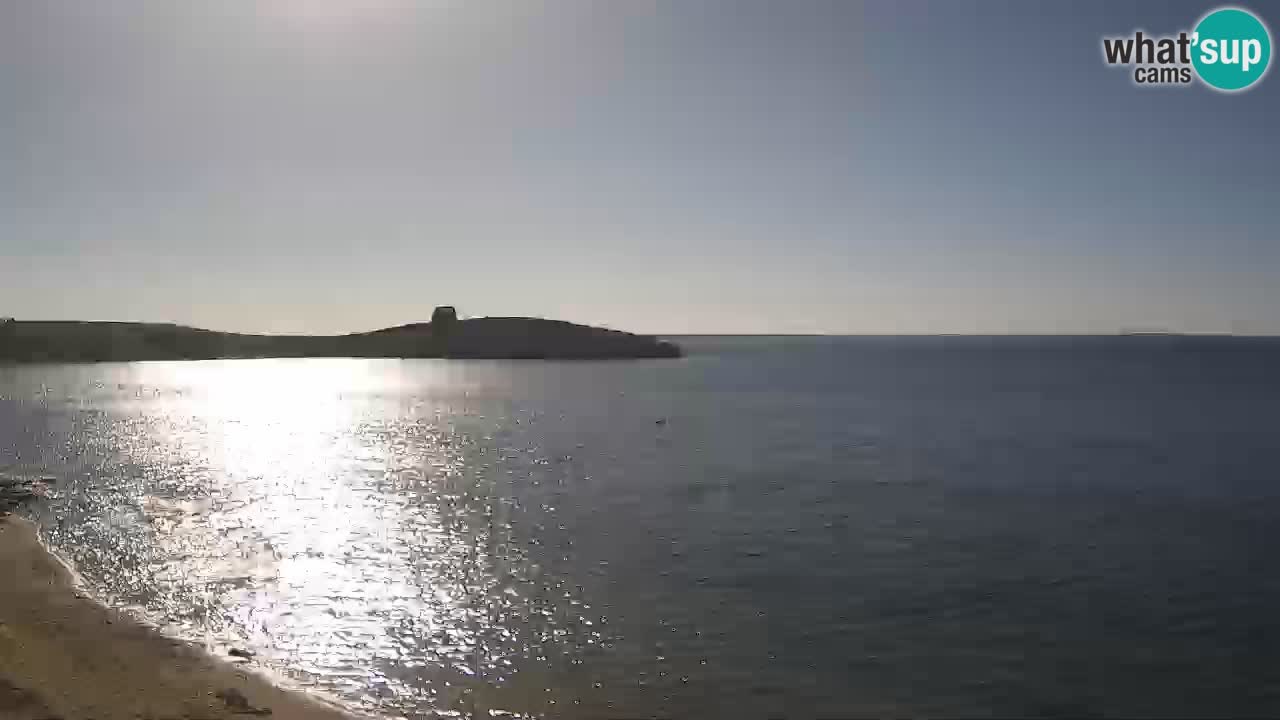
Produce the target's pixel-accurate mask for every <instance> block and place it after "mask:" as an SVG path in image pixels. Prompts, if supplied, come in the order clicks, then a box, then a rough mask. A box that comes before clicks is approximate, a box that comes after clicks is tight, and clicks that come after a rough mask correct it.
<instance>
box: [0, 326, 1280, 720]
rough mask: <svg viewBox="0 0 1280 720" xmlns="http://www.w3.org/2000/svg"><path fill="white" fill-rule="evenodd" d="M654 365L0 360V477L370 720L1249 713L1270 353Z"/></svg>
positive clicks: (812, 344) (1278, 384) (950, 343)
mask: <svg viewBox="0 0 1280 720" xmlns="http://www.w3.org/2000/svg"><path fill="white" fill-rule="evenodd" d="M673 339H674V340H676V341H677V342H679V343H680V344H681V345H682V346H683V347H684V349H685V351H686V353H687V355H686V357H684V358H681V359H676V360H636V361H605V362H544V361H480V360H466V361H461V360H367V359H361V360H355V359H351V360H348V359H314V360H311V359H288V360H225V361H208V362H174V363H169V362H148V363H128V364H97V365H94V364H85V365H26V366H6V367H0V473H3V474H5V475H7V476H10V477H21V478H28V479H35V480H37V481H38V483H39V484H40V486H41V487H42V488H43V497H42V498H40V499H39V500H38V501H37V502H35V503H34V504H33V505H31V506H30V507H28V508H27V509H26V510H25V511H24V512H26V513H27V514H28V515H29V516H30V517H32V518H33V519H34V520H36V521H37V523H38V525H39V527H40V531H41V533H42V536H43V538H44V539H45V541H46V542H47V543H48V545H49V546H50V547H51V548H52V549H53V550H55V551H56V552H57V553H58V554H60V555H61V556H62V557H63V558H64V559H66V560H67V561H68V562H69V563H70V564H71V565H72V566H73V567H74V568H75V569H76V571H77V572H78V573H79V575H80V576H81V577H82V580H83V582H84V584H85V586H86V587H87V588H88V589H89V591H91V592H92V593H94V594H95V595H96V596H97V597H98V598H100V599H101V600H102V601H104V602H108V603H111V604H114V605H117V606H120V607H123V608H126V609H128V610H130V611H132V612H134V613H135V614H136V615H137V617H138V618H140V619H142V620H144V621H146V622H148V623H151V624H153V625H155V626H156V627H157V628H158V629H159V630H161V631H163V632H166V633H171V634H173V635H175V636H178V637H181V638H185V639H187V640H189V641H191V642H193V643H196V644H199V645H201V646H203V647H205V648H207V649H209V651H210V652H213V653H215V654H218V655H224V656H228V653H229V652H230V651H231V650H233V649H234V650H237V651H239V653H238V654H241V655H248V654H252V659H251V660H249V661H247V662H245V660H244V659H242V658H238V657H230V656H228V657H230V659H231V660H233V661H237V662H245V664H246V665H247V666H248V667H250V668H252V669H254V670H258V671H261V672H264V673H268V674H270V675H271V676H272V677H275V678H277V679H278V680H279V681H280V682H282V683H285V684H287V685H290V686H293V687H299V688H304V689H307V690H309V691H311V692H315V693H318V694H321V695H324V696H327V697H329V698H332V699H334V700H336V701H338V702H340V703H342V704H344V705H346V706H347V707H349V708H351V709H352V710H354V711H358V712H361V713H367V714H370V715H372V716H376V717H383V718H432V717H457V718H472V717H476V718H480V717H483V718H490V717H531V718H579V717H581V718H599V717H624V718H642V717H664V718H666V717H670V718H757V717H759V718H764V717H805V718H807V717H833V718H834V717H850V716H856V717H867V716H897V717H902V716H1019V717H1021V716H1070V717H1089V716H1103V715H1106V716H1113V715H1122V716H1161V717H1174V716H1186V717H1193V716H1206V715H1212V716H1227V715H1230V716H1260V717H1264V716H1265V717H1276V716H1280V571H1277V569H1276V568H1277V566H1276V555H1275V553H1276V552H1277V550H1278V549H1280V339H1265V338H1255V339H1249V338H1231V337H1178V336H1114V337H945V336H944V337H686V338H673ZM0 582H3V579H0Z"/></svg>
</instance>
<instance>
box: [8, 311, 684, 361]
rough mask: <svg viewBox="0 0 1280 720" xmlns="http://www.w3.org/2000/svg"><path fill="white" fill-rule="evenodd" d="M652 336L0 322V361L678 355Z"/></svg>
mask: <svg viewBox="0 0 1280 720" xmlns="http://www.w3.org/2000/svg"><path fill="white" fill-rule="evenodd" d="M680 355H681V351H680V348H679V347H678V346H677V345H674V344H672V343H669V342H664V341H662V340H659V339H657V338H656V337H653V336H651V335H634V334H632V333H627V332H621V331H618V330H608V329H605V328H598V327H590V326H587V325H576V324H574V323H569V322H562V321H558V320H544V319H541V318H526V317H485V318H473V319H468V320H460V319H458V315H457V312H456V311H455V310H454V309H453V308H452V307H448V306H445V307H438V308H436V310H435V312H434V313H432V316H431V321H430V322H424V323H413V324H410V325H401V326H398V327H391V328H386V329H383V330H374V331H372V332H364V333H354V334H350V335H332V336H306V335H244V334H240V333H226V332H216V331H213V330H201V329H199V328H192V327H185V326H182V325H173V324H163V323H134V322H74V321H54V322H31V321H20V320H13V319H0V362H12V363H33V362H127V361H134V360H213V359H224V358H294V357H358V358H477V359H479V358H488V359H513V360H514V359H543V360H596V359H613V358H671V357H680Z"/></svg>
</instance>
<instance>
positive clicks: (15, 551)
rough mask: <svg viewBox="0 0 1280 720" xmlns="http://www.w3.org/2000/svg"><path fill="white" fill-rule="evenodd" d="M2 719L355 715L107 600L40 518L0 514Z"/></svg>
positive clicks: (206, 719) (205, 719)
mask: <svg viewBox="0 0 1280 720" xmlns="http://www.w3.org/2000/svg"><path fill="white" fill-rule="evenodd" d="M0 578H2V579H3V580H2V582H3V586H2V587H0V718H4V719H9V718H13V719H18V720H36V719H38V718H65V719H66V720H90V719H92V720H116V719H117V718H118V719H120V720H125V719H128V720H136V719H137V718H150V719H152V720H171V719H172V720H179V719H182V720H198V719H203V720H214V719H219V718H246V717H254V716H270V717H272V718H280V719H283V720H291V719H294V718H298V719H301V718H315V719H317V720H328V719H330V718H332V719H337V718H346V717H349V716H348V715H345V714H343V713H341V712H339V711H338V710H336V709H333V708H331V707H329V706H327V705H325V704H322V703H321V702H319V701H317V700H313V699H311V698H309V697H306V696H303V695H300V694H297V693H293V692H289V691H285V690H282V689H280V688H278V687H275V686H274V685H272V684H271V683H270V682H268V681H267V680H266V679H264V678H263V677H260V676H258V675H256V674H255V673H253V672H251V671H249V670H247V669H246V668H243V667H237V666H235V665H232V664H229V663H226V662H222V661H220V660H217V659H215V658H212V657H211V656H209V655H208V654H206V653H204V652H202V651H200V650H199V649H196V648H194V647H191V646H190V645H188V644H186V643H183V642H180V641H177V640H174V639H171V638H168V637H165V636H163V635H161V634H159V633H158V632H156V631H155V630H153V629H151V628H149V627H146V626H144V625H142V624H140V623H138V622H136V621H134V620H132V619H131V618H129V617H128V616H127V615H124V614H122V613H119V612H117V611H115V610H112V609H109V608H106V607H104V606H102V605H100V604H98V603H97V602H95V601H93V600H91V599H89V598H87V597H85V596H84V595H83V594H82V593H80V592H78V591H77V590H76V588H75V585H74V582H73V579H72V577H71V574H70V573H69V572H68V570H67V568H66V567H64V566H63V565H62V564H61V563H60V562H59V561H58V559H57V558H55V557H53V556H52V555H50V554H49V553H48V552H47V551H46V550H45V548H44V547H43V546H42V545H41V544H40V542H39V540H38V538H37V536H36V532H35V528H34V526H33V525H32V524H31V523H30V522H28V521H26V520H23V519H21V518H17V517H14V516H10V517H7V518H3V519H0Z"/></svg>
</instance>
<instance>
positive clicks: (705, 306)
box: [0, 0, 1280, 335]
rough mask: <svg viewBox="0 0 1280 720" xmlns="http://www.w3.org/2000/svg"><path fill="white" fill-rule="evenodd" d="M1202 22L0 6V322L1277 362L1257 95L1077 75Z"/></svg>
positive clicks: (1084, 10) (1141, 8)
mask: <svg viewBox="0 0 1280 720" xmlns="http://www.w3.org/2000/svg"><path fill="white" fill-rule="evenodd" d="M1213 7H1217V5H1215V4H1212V3H1181V2H1179V3H1172V4H1160V5H1144V4H1139V3H1120V2H1108V3H1102V2H1097V3H1072V4H1069V5H1065V4H1064V5H1048V4H1044V5H1041V4H1030V3H1007V4H997V3H981V4H978V3H968V2H955V3H945V4H944V3H936V4H927V3H917V2H893V3H867V4H854V3H851V2H850V3H840V2H816V1H815V2H800V3H795V4H788V5H785V6H784V5H781V4H774V3H768V2H763V1H759V0H741V1H739V2H727V1H721V0H713V1H711V2H707V3H697V4H690V3H675V2H660V3H656V4H653V5H649V6H641V5H633V4H620V3H611V4H602V3H590V2H585V1H583V0H559V1H557V2H551V3H546V4H544V5H540V6H532V5H516V4H505V3H488V2H480V3H461V2H457V1H456V0H432V1H431V2H426V1H423V2H410V1H409V0H367V1H366V2H360V3H356V2H354V1H353V2H338V1H335V2H330V3H317V2H307V1H306V0H265V1H262V2H248V1H247V0H240V1H232V2H217V3H215V2H183V3H174V2H169V1H162V0H121V1H120V2H114V3H110V4H105V3H104V4H92V5H89V4H85V3H80V2H71V1H70V0H19V1H17V2H11V3H6V4H4V5H3V6H2V7H0V97H3V98H4V102H3V103H0V316H13V317H16V318H18V319H23V320H28V319H30V320H37V319H39V320H113V321H140V322H173V323H178V324H182V325H190V326H195V327H202V328H209V329H214V330H223V331H234V332H248V333H289V334H337V333H347V332H360V331H365V330H372V329H376V328H381V327H389V326H394V325H401V324H406V323H412V322H422V321H425V320H427V319H429V317H430V314H431V310H432V308H433V307H434V306H436V305H443V304H451V305H455V306H457V307H458V309H459V311H460V312H461V313H462V314H463V315H465V316H471V317H476V316H537V317H549V318H555V319H562V320H568V321H572V322H578V323H585V324H591V325H603V326H608V327H612V328H617V329H622V330H628V331H633V332H640V333H650V334H661V335H683V334H743V335H776V334H826V335H895V334H910V335H937V334H1019V335H1025V334H1114V333H1117V332H1121V331H1125V330H1128V329H1142V330H1160V331H1166V332H1174V333H1235V334H1240V335H1275V334H1280V313H1277V312H1276V308H1280V245H1278V244H1277V242H1276V228H1277V227H1280V203H1276V202H1275V198H1276V197H1278V196H1280V182H1277V173H1276V168H1277V166H1278V163H1280V141H1278V140H1277V136H1276V132H1275V130H1274V123H1275V118H1276V117H1280V112H1278V111H1280V99H1278V98H1280V89H1278V88H1280V85H1277V83H1280V80H1278V79H1277V78H1276V77H1274V72H1272V73H1270V76H1269V77H1267V78H1266V79H1264V80H1263V81H1262V82H1261V83H1260V84H1259V85H1258V86H1257V87H1255V88H1254V89H1252V90H1250V91H1248V92H1245V93H1240V94H1235V95H1224V94H1220V93H1215V92H1213V91H1211V90H1208V89H1206V88H1205V87H1203V86H1200V85H1195V86H1192V87H1164V88H1141V87H1135V86H1134V85H1133V84H1132V83H1131V81H1130V80H1129V79H1128V78H1127V77H1126V76H1125V71H1124V70H1123V69H1117V68H1111V67H1106V66H1105V65H1104V64H1103V62H1102V60H1101V58H1100V40H1101V38H1102V36H1104V35H1115V34H1122V33H1126V32H1130V31H1132V30H1134V29H1135V28H1142V29H1145V30H1147V31H1148V32H1151V33H1154V34H1172V33H1176V32H1177V31H1180V30H1185V29H1188V28H1189V27H1190V26H1191V25H1192V24H1193V23H1194V22H1195V20H1196V19H1197V18H1199V17H1200V16H1201V15H1203V14H1204V13H1205V11H1207V10H1209V9H1212V8H1213ZM1245 7H1251V8H1252V9H1253V10H1254V11H1255V12H1258V14H1259V15H1261V17H1262V18H1263V20H1265V21H1268V22H1271V23H1274V22H1275V21H1276V18H1277V17H1280V15H1277V14H1276V13H1274V12H1268V11H1269V10H1270V7H1269V6H1265V5H1249V4H1246V5H1245ZM1273 27H1274V25H1273ZM1273 35H1274V30H1273Z"/></svg>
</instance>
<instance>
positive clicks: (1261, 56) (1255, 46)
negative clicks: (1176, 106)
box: [1191, 8, 1271, 92]
mask: <svg viewBox="0 0 1280 720" xmlns="http://www.w3.org/2000/svg"><path fill="white" fill-rule="evenodd" d="M1191 43H1192V51H1191V64H1192V65H1194V66H1195V68H1196V74H1197V75H1199V76H1200V79H1201V80H1203V81H1204V82H1205V83H1206V84H1208V85H1209V86H1210V87H1213V88H1216V89H1218V90H1224V91H1226V92H1234V91H1236V90H1244V89H1245V88H1247V87H1249V86H1250V85H1253V84H1254V83H1256V82H1258V81H1259V80H1261V79H1262V76H1263V75H1264V74H1266V72H1267V65H1268V64H1270V62H1271V33H1269V32H1267V26H1266V25H1263V24H1262V21H1261V20H1259V19H1258V18H1257V17H1256V16H1254V14H1253V13H1251V12H1249V11H1247V10H1241V9H1239V8H1222V9H1220V10H1214V11H1213V12H1211V13H1209V14H1208V15H1205V16H1204V19H1202V20H1201V21H1200V24H1199V25H1196V29H1195V32H1194V34H1193V35H1192V37H1191Z"/></svg>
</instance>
